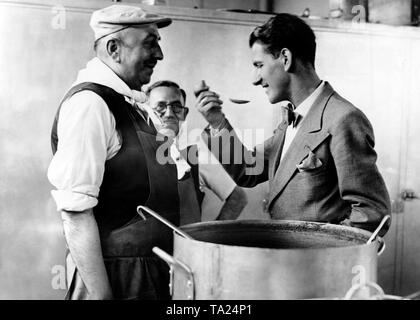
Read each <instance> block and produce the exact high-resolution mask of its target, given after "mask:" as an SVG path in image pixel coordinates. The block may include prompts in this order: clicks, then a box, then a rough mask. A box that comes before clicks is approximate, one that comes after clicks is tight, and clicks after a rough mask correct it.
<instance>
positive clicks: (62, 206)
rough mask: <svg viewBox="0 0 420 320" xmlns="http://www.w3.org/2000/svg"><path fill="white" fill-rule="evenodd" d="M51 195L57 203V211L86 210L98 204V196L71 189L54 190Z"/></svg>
mask: <svg viewBox="0 0 420 320" xmlns="http://www.w3.org/2000/svg"><path fill="white" fill-rule="evenodd" d="M51 195H52V197H53V198H54V200H55V203H56V205H57V211H61V210H66V211H76V212H77V211H85V210H88V209H91V208H93V207H94V206H96V205H97V204H98V199H96V197H93V196H89V195H87V194H83V193H78V192H74V191H71V190H52V191H51Z"/></svg>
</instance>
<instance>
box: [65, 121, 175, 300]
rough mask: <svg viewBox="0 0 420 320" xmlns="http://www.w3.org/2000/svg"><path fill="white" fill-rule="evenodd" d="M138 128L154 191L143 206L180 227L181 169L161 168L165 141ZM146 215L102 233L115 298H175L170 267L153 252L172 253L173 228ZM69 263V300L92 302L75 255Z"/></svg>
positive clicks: (68, 257) (166, 165) (68, 256)
mask: <svg viewBox="0 0 420 320" xmlns="http://www.w3.org/2000/svg"><path fill="white" fill-rule="evenodd" d="M131 116H132V115H131ZM133 124H134V126H135V128H136V133H137V136H138V138H139V141H140V142H141V145H142V148H143V150H144V154H145V158H146V162H147V171H148V177H149V186H150V193H149V197H148V200H147V201H146V203H145V204H144V205H145V206H147V207H149V208H151V209H152V210H154V211H156V212H158V213H159V214H160V215H162V216H163V217H165V218H166V219H167V220H169V221H171V222H172V223H173V224H175V225H179V211H178V207H176V208H174V206H173V199H174V198H176V199H178V195H177V194H173V193H174V192H175V193H177V173H176V167H175V165H174V164H164V165H161V164H159V163H158V162H157V160H156V151H157V148H158V147H159V146H160V145H161V144H162V143H163V141H162V142H160V141H157V139H156V135H154V134H151V133H147V132H144V131H142V130H140V129H139V127H138V126H137V125H136V123H135V121H133ZM165 199H168V201H165ZM169 199H172V200H171V201H169ZM177 201H178V200H177ZM139 205H141V203H139ZM146 216H147V220H143V219H142V218H141V217H140V216H139V215H136V216H135V217H134V218H133V219H132V220H131V221H130V222H128V223H127V224H125V225H124V226H122V227H119V228H117V229H114V230H112V231H111V232H109V233H107V234H105V235H103V234H101V245H102V253H103V257H104V262H105V267H106V270H107V274H108V278H109V281H110V284H111V287H112V291H113V296H114V298H115V299H134V300H137V299H146V300H154V299H159V300H162V299H163V300H165V299H170V295H169V267H168V266H167V264H166V263H165V262H164V261H163V260H161V259H160V258H158V257H157V256H156V255H154V253H153V252H152V248H153V247H155V246H158V247H160V248H161V249H163V250H165V251H167V252H169V253H172V251H173V234H172V230H171V229H169V228H168V227H166V226H165V225H164V224H162V223H161V222H159V221H158V220H156V219H155V218H153V217H151V216H150V215H147V214H146ZM66 263H67V269H68V272H67V275H68V280H69V281H68V284H69V286H68V292H67V295H66V299H89V292H88V291H87V289H86V287H85V285H84V283H83V281H82V279H81V277H80V273H79V272H78V270H77V268H76V266H75V264H74V262H73V260H72V258H71V256H70V254H68V255H67V257H66Z"/></svg>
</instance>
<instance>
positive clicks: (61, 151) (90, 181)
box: [48, 91, 119, 211]
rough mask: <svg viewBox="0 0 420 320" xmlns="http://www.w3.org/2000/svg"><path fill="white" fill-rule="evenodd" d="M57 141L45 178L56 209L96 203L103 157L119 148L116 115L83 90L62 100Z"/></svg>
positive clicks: (72, 209) (80, 209)
mask: <svg viewBox="0 0 420 320" xmlns="http://www.w3.org/2000/svg"><path fill="white" fill-rule="evenodd" d="M57 135H58V145H57V152H56V153H55V155H54V157H53V159H52V161H51V163H50V166H49V168H48V179H49V181H50V183H51V184H52V185H53V186H54V187H55V188H56V190H53V191H51V194H52V196H53V198H54V200H55V202H56V205H57V210H59V211H60V210H67V211H84V210H87V209H90V208H93V207H94V206H96V205H97V203H98V200H97V198H98V194H99V188H100V185H101V183H102V179H103V174H104V168H105V161H106V160H107V159H109V158H110V157H112V156H113V155H114V154H115V153H116V152H118V150H117V149H119V144H118V136H117V135H116V132H115V118H114V117H113V115H112V114H111V112H110V111H109V109H108V106H107V105H106V103H105V101H104V100H103V99H102V98H101V97H100V96H98V95H97V94H96V93H94V92H92V91H82V92H79V93H76V94H75V95H73V96H72V97H71V98H70V99H69V100H67V101H65V102H64V103H63V105H62V107H61V110H60V114H59V121H58V126H57Z"/></svg>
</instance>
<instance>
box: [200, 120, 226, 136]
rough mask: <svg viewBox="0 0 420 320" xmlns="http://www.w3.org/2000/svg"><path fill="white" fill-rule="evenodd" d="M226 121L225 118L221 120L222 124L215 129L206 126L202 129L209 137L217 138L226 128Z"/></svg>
mask: <svg viewBox="0 0 420 320" xmlns="http://www.w3.org/2000/svg"><path fill="white" fill-rule="evenodd" d="M228 123H229V122H228V121H227V119H226V118H224V119H223V121H222V123H221V124H220V125H219V126H218V127H217V128H213V127H212V126H210V125H207V127H206V128H205V129H204V130H205V131H206V132H207V133H208V134H209V135H210V136H211V137H217V136H219V135H220V134H221V132H222V131H223V129H226V128H228Z"/></svg>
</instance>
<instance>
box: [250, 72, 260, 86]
mask: <svg viewBox="0 0 420 320" xmlns="http://www.w3.org/2000/svg"><path fill="white" fill-rule="evenodd" d="M261 83H262V78H261V76H260V74H259V73H258V72H255V73H254V78H253V80H252V84H253V85H254V86H259V85H260V84H261Z"/></svg>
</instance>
